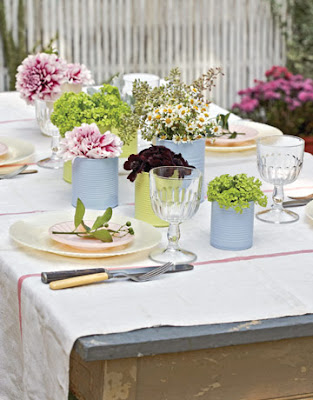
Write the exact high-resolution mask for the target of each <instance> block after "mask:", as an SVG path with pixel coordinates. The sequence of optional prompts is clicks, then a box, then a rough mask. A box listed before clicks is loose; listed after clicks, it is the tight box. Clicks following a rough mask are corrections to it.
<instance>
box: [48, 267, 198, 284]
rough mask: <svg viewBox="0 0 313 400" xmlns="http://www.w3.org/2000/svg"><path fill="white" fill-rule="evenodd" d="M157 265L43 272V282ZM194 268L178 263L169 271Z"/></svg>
mask: <svg viewBox="0 0 313 400" xmlns="http://www.w3.org/2000/svg"><path fill="white" fill-rule="evenodd" d="M154 268H155V267H143V268H134V269H131V268H128V269H115V270H107V269H105V268H87V269H74V270H69V271H51V272H42V273H41V281H42V282H43V283H50V282H53V281H59V280H61V279H67V278H74V277H76V276H84V275H91V274H99V273H102V272H109V273H119V272H126V273H128V274H134V275H137V274H141V273H142V274H144V273H146V272H149V271H151V270H152V269H154ZM192 269H193V265H191V264H177V265H174V267H173V268H172V269H171V270H170V271H167V272H166V273H168V272H183V271H190V270H192Z"/></svg>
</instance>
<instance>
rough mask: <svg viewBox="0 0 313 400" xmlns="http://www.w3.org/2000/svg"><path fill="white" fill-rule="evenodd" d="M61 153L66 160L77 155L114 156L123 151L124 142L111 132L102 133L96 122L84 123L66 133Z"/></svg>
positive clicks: (86, 156) (90, 156)
mask: <svg viewBox="0 0 313 400" xmlns="http://www.w3.org/2000/svg"><path fill="white" fill-rule="evenodd" d="M60 144H61V153H62V155H63V158H64V160H65V161H67V160H73V159H74V158H75V157H85V158H114V157H119V156H120V154H121V152H122V145H123V142H122V141H121V139H120V138H119V137H118V136H116V135H114V134H113V133H111V132H110V131H107V132H105V133H104V134H103V135H102V134H101V133H100V131H99V129H98V127H97V125H96V124H90V125H88V124H82V125H81V126H79V127H76V128H74V129H73V130H72V131H68V132H66V133H65V137H64V139H62V140H61V143H60Z"/></svg>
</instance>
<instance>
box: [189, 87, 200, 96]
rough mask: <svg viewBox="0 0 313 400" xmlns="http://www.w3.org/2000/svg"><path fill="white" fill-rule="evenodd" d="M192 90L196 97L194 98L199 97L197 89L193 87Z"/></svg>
mask: <svg viewBox="0 0 313 400" xmlns="http://www.w3.org/2000/svg"><path fill="white" fill-rule="evenodd" d="M190 90H191V93H192V94H193V95H194V96H197V95H198V93H199V92H198V90H197V89H196V88H195V87H193V86H190Z"/></svg>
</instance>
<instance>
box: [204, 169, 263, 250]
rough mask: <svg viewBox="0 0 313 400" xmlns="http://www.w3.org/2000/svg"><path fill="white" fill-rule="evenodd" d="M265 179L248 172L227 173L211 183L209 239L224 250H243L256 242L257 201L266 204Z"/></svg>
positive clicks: (209, 194)
mask: <svg viewBox="0 0 313 400" xmlns="http://www.w3.org/2000/svg"><path fill="white" fill-rule="evenodd" d="M261 185H262V182H261V181H260V180H259V179H256V178H254V177H248V176H247V175H246V174H237V175H234V176H230V175H228V174H225V175H221V176H218V177H216V178H214V179H213V180H212V181H211V182H209V184H208V191H207V195H208V201H211V202H212V208H211V235H210V243H211V245H212V246H213V247H216V248H218V249H222V250H244V249H248V248H250V247H251V246H252V244H253V222H254V204H259V205H260V206H262V207H265V206H266V204H267V197H266V196H265V194H264V193H263V192H262V190H261Z"/></svg>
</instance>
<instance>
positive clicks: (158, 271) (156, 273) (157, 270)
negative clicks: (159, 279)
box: [138, 262, 174, 282]
mask: <svg viewBox="0 0 313 400" xmlns="http://www.w3.org/2000/svg"><path fill="white" fill-rule="evenodd" d="M173 265H174V264H173V263H172V262H168V263H166V264H164V265H161V266H160V267H156V268H154V269H153V270H151V271H149V272H147V273H145V274H143V275H140V276H139V277H138V282H140V281H141V282H143V281H149V280H150V279H153V278H155V277H156V276H159V275H161V274H164V273H165V272H166V271H168V270H169V269H171V268H172V266H173Z"/></svg>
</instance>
